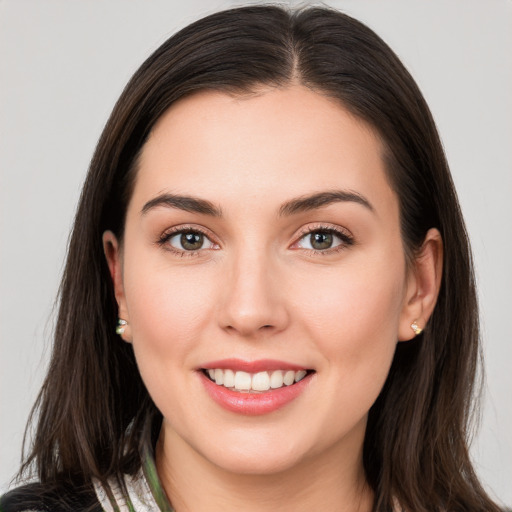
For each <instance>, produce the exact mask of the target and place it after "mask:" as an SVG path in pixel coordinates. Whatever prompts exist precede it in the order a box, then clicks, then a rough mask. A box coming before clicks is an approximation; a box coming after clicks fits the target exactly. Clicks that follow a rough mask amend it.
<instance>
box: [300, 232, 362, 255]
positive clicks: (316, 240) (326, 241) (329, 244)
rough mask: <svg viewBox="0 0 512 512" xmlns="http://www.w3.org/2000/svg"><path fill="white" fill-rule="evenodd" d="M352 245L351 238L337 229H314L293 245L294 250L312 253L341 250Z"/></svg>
mask: <svg viewBox="0 0 512 512" xmlns="http://www.w3.org/2000/svg"><path fill="white" fill-rule="evenodd" d="M353 243H354V240H353V238H352V237H351V236H350V235H348V234H346V233H344V232H342V231H341V230H340V231H338V230H337V229H330V228H324V229H315V230H311V231H309V233H305V234H304V235H303V236H302V238H301V239H300V240H299V241H298V242H297V243H296V244H295V247H296V248H299V249H309V250H312V251H322V252H326V253H327V252H330V250H331V249H333V250H334V249H336V248H339V249H343V248H344V247H347V246H350V245H352V244H353Z"/></svg>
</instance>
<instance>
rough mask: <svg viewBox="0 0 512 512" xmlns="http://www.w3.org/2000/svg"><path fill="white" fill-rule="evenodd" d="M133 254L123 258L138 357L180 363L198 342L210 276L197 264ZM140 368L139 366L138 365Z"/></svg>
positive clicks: (172, 363) (129, 309) (173, 363)
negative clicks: (190, 267) (191, 267)
mask: <svg viewBox="0 0 512 512" xmlns="http://www.w3.org/2000/svg"><path fill="white" fill-rule="evenodd" d="M162 259H164V260H165V258H159V257H155V256H153V255H151V254H150V255H145V254H144V253H142V254H136V253H135V251H134V252H132V258H131V259H130V260H127V261H126V262H125V276H126V277H125V293H126V299H127V307H128V313H129V318H130V324H131V326H132V334H133V345H134V349H135V351H136V355H137V361H138V362H139V365H141V366H142V364H143V363H144V362H146V361H147V362H148V363H149V362H151V364H162V365H165V366H167V367H168V368H169V367H172V366H173V365H181V364H182V363H183V360H184V359H185V358H186V356H187V354H190V353H191V351H192V350H193V348H194V346H195V345H196V344H198V343H199V339H200V336H201V332H202V331H203V330H204V328H205V322H206V319H207V318H208V315H209V309H210V307H211V305H210V304H209V303H208V301H205V300H204V297H205V294H206V296H208V294H210V293H211V290H209V289H208V286H209V284H208V283H209V281H208V280H207V279H204V276H203V273H202V272H201V271H200V270H199V269H198V268H196V269H195V270H194V271H190V270H186V271H184V270H183V269H182V268H179V266H178V267H176V266H174V267H172V266H170V265H169V264H166V263H165V261H164V262H163V263H162ZM142 370H143V369H142V368H141V371H142Z"/></svg>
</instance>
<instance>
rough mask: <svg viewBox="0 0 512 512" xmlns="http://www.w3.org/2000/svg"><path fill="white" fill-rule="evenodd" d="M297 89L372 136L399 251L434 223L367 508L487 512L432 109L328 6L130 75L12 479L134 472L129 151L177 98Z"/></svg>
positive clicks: (216, 18)
mask: <svg viewBox="0 0 512 512" xmlns="http://www.w3.org/2000/svg"><path fill="white" fill-rule="evenodd" d="M292 81H293V82H295V83H300V84H303V85H304V86H306V87H309V88H311V89H313V90H315V91H318V92H319V93H321V94H325V95H328V96H329V97H332V98H336V99H337V100H339V101H340V103H341V104H342V105H343V106H344V107H345V108H347V109H348V110H349V111H351V112H352V113H353V114H354V115H356V116H358V117H359V118H361V119H363V120H365V121H366V122H367V123H368V124H369V125H370V126H372V127H373V128H374V129H375V130H376V132H377V133H378V134H379V135H380V137H381V138H382V140H383V142H384V145H385V148H386V154H385V163H386V169H387V173H388V179H389V182H390V184H391V186H392V187H393V189H394V190H395V192H396V193H397V196H398V198H399V204H400V219H401V230H402V237H403V241H404V247H405V250H406V253H407V255H408V256H409V257H413V255H414V253H415V251H416V250H417V249H418V248H419V247H420V246H421V243H422V241H423V240H424V237H425V234H426V232H427V230H428V229H429V228H432V227H435V228H437V229H438V230H439V231H440V233H441V235H442V238H443V241H444V270H443V280H442V286H441V290H440V294H439V298H438V302H437V305H436V308H435V311H434V313H433V315H432V318H431V319H430V321H429V323H428V325H427V327H426V329H425V331H424V332H423V334H421V335H420V336H419V337H418V338H417V339H416V340H415V341H413V342H409V343H402V344H398V346H397V350H396V354H395V358H394V361H393V364H392V367H391V371H390V373H389V377H388V379H387V381H386V383H385V386H384V388H383V390H382V392H381V394H380V396H379V398H378V399H377V401H376V403H375V404H374V405H373V407H372V408H371V410H370V414H369V419H368V427H367V432H366V438H365V443H364V467H365V471H366V476H367V480H368V482H369V484H370V486H371V487H372V489H373V490H374V492H375V504H374V510H375V511H388V510H391V509H392V508H393V506H396V504H397V503H398V504H399V505H400V507H401V508H402V509H404V510H409V511H415V512H421V511H427V510H428V511H469V510H471V511H482V512H483V511H486V512H489V511H495V510H499V509H498V507H497V506H496V505H495V504H493V503H492V501H491V500H490V499H489V498H488V497H487V496H486V494H485V492H484V490H483V489H482V487H481V485H480V484H479V482H478V479H477V477H476V475H475V473H474V471H473V468H472V465H471V462H470V458H469V455H468V447H467V437H468V428H469V420H470V417H471V414H470V413H471V404H472V403H473V402H472V400H473V398H474V396H473V395H474V382H475V375H476V369H477V363H478V359H479V326H478V311H477V301H476V293H475V285H474V277H473V270H472V261H471V253H470V249H469V244H468V238H467V234H466V230H465V227H464V222H463V219H462V216H461V213H460V209H459V204H458V201H457V197H456V194H455V191H454V187H453V183H452V179H451V176H450V172H449V169H448V165H447V162H446V159H445V156H444V153H443V149H442V146H441V143H440V140H439V136H438V134H437V130H436V127H435V124H434V121H433V119H432V116H431V114H430V111H429V109H428V107H427V105H426V103H425V100H424V99H423V97H422V95H421V93H420V91H419V89H418V87H417V86H416V84H415V82H414V80H413V79H412V77H411V76H410V75H409V73H408V72H407V70H406V69H405V68H404V66H403V65H402V64H401V62H400V61H399V59H398V58H397V57H396V55H395V54H394V53H393V52H392V50H391V49H390V48H389V47H388V46H387V45H386V44H385V43H384V42H383V41H382V40H381V39H380V38H379V37H378V36H377V35H376V34H375V33H374V32H372V31H371V30H370V29H369V28H367V27H366V26H365V25H363V24H361V23H360V22H358V21H356V20H354V19H352V18H350V17H349V16H346V15H344V14H341V13H339V12H337V11H334V10H331V9H326V8H307V9H302V10H298V11H288V10H286V9H283V8H280V7H276V6H253V7H244V8H238V9H231V10H228V11H223V12H219V13H217V14H213V15H211V16H208V17H206V18H203V19H201V20H199V21H197V22H195V23H193V24H191V25H189V26H188V27H186V28H185V29H183V30H181V31H180V32H178V33H177V34H176V35H174V36H173V37H171V38H170V39H169V40H168V41H166V42H165V43H164V44H163V45H162V46H161V47H160V48H158V49H157V50H156V51H155V52H154V53H153V54H152V55H151V56H150V57H149V58H148V59H147V60H146V61H145V62H144V63H143V64H142V66H141V67H140V69H139V70H138V71H137V72H136V73H135V75H134V76H133V78H132V79H131V80H130V82H129V83H128V85H127V86H126V88H125V90H124V92H123V93H122V95H121V97H120V99H119V100H118V102H117V104H116V106H115V108H114V110H113V112H112V114H111V117H110V119H109V120H108V122H107V125H106V126H105V129H104V131H103V134H102V135H101V138H100V140H99V142H98V145H97V148H96V151H95V154H94V157H93V159H92V161H91V165H90V169H89V173H88V176H87V179H86V181H85V184H84V188H83V191H82V196H81V198H80V203H79V206H78V210H77V214H76V218H75V224H74V228H73V232H72V237H71V241H70V246H69V253H68V258H67V265H66V268H65V271H64V276H63V280H62V285H61V289H60V309H59V315H58V321H57V325H56V331H55V341H54V348H53V355H52V359H51V363H50V367H49V370H48V375H47V377H46V380H45V382H44V384H43V387H42V390H41V393H40V395H39V397H38V400H37V402H36V405H35V407H34V410H33V418H36V417H37V427H36V430H35V435H34V440H33V444H32V447H31V452H30V453H29V454H28V456H27V457H26V459H25V463H24V465H23V467H22V471H26V470H28V469H29V468H34V469H35V471H36V473H37V475H38V477H39V478H40V480H41V481H42V482H43V483H48V484H50V483H52V482H56V481H62V480H63V479H64V480H65V479H72V480H79V481H83V482H88V481H90V480H91V478H92V477H95V478H98V479H99V480H101V481H105V480H106V479H107V478H109V477H111V476H115V475H119V474H120V473H122V472H134V471H136V470H137V469H138V468H139V467H140V458H139V452H138V447H139V442H140V436H141V430H142V422H143V421H144V418H146V417H147V416H148V414H156V415H158V414H159V413H158V411H156V408H155V406H154V404H153V402H152V400H151V398H150V397H149V395H148V393H147V391H146V388H145V387H144V384H143V382H142V380H141V378H140V376H139V373H138V371H137V367H136V363H135V359H134V355H133V350H132V348H131V346H130V345H127V344H125V343H122V342H120V341H119V339H118V337H117V336H116V334H115V331H114V326H115V322H116V318H117V305H116V302H115V299H114V295H113V289H112V284H111V279H110V276H109V272H108V268H107V265H106V262H105V258H104V256H103V248H102V241H101V235H102V233H103V232H104V231H105V230H107V229H110V230H112V231H113V232H114V233H116V235H117V236H118V237H119V238H122V234H123V225H124V218H125V212H126V208H127V204H128V201H129V199H130V196H131V192H132V188H133V183H134V178H135V175H136V172H137V157H138V155H139V154H140V151H141V148H142V147H143V145H144V143H145V141H146V139H147V137H148V134H149V133H150V131H151V129H152V127H153V126H154V124H155V123H156V121H157V120H158V119H159V117H160V116H161V115H162V114H163V113H164V112H165V111H166V110H167V109H168V108H169V106H170V105H171V104H172V103H173V102H175V101H177V100H178V99H180V98H183V97H184V96H186V95H189V94H192V93H194V92H196V91H200V90H205V89H214V90H220V91H225V92H228V93H231V94H238V93H247V92H251V91H252V90H254V89H255V88H256V87H258V86H260V85H262V84H266V85H273V86H276V87H285V86H286V85H288V84H290V83H291V82H292Z"/></svg>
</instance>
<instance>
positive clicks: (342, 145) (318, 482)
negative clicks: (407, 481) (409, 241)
mask: <svg viewBox="0 0 512 512" xmlns="http://www.w3.org/2000/svg"><path fill="white" fill-rule="evenodd" d="M381 155H382V145H381V141H380V139H379V137H378V136H377V135H376V134H375V133H374V132H373V131H372V129H371V128H370V127H368V126H367V125H366V124H365V123H363V122H362V121H360V120H358V119H356V118H354V117H353V116H352V115H350V114H349V113H348V112H347V111H346V110H345V109H344V108H342V107H341V106H340V105H339V104H338V103H336V102H334V101H333V100H331V99H328V98H326V97H324V96H322V95H321V94H319V93H316V92H313V91H311V90H309V89H306V88H303V87H301V86H298V85H291V86H290V87H287V88H282V89H262V90H261V91H259V93H258V94H254V95H250V96H244V97H243V98H242V97H234V96H230V95H227V94H224V93H220V92H200V93H197V94H195V95H193V96H190V97H188V98H186V99H184V100H180V101H179V102H177V103H175V104H174V105H173V106H172V107H171V108H170V109H169V110H168V111H167V112H166V113H165V114H164V115H163V116H162V118H161V119H160V120H159V122H158V123H157V125H156V126H155V127H154V129H153V131H152V133H151V135H150V137H149V139H148V141H147V143H146V145H145V147H144V149H143V152H142V156H141V160H140V169H139V171H138V175H137V178H136V183H135V187H134V192H133V196H132V198H131V200H130V203H129V206H128V211H127V217H126V227H125V236H124V239H123V242H122V245H120V243H119V241H118V240H117V239H116V237H115V236H114V235H113V234H112V233H111V232H106V233H105V234H104V246H105V253H106V256H107V260H108V263H109V267H110V271H111V274H112V278H113V282H114V287H115V293H116V298H117V301H118V304H119V316H120V317H121V318H124V319H126V320H127V321H128V325H127V328H126V330H125V333H124V334H123V339H124V340H125V341H127V342H130V343H133V348H134V351H135V356H136V359H137V363H138V367H139V370H140V372H141V375H142V378H143V380H144V382H145V384H146V386H147V388H148V391H149V393H150V394H151V396H152V398H153V400H154V401H155V403H156V405H157V407H158V408H159V409H160V411H161V412H162V414H163V416H164V422H163V428H162V431H161V435H160V439H159V442H158V445H157V454H156V455H157V466H158V470H159V475H160V478H161V480H162V483H163V485H164V488H165V490H166V492H167V494H168V496H169V498H170V500H171V501H172V503H173V505H174V506H175V508H176V510H177V511H178V512H182V511H189V510H190V511H198V510H209V511H221V510H222V511H223V512H226V511H229V510H236V511H239V510H245V511H252V510H254V511H256V510H276V511H288V510H290V511H291V510H293V511H310V510H324V511H331V510H332V511H334V510H336V511H340V510H347V511H349V510H350V511H354V510H361V511H364V510H370V509H371V504H372V493H371V491H370V490H369V488H368V486H367V485H366V483H365V478H364V471H363V467H362V446H363V439H364V433H365V427H366V420H367V414H368V410H369V409H370V407H371V405H372V404H373V402H374V401H375V399H376V398H377V396H378V394H379V392H380V390H381V388H382V386H383V384H384V381H385V379H386V376H387V374H388V371H389V368H390V364H391V361H392V358H393V354H394V350H395V346H396V343H397V341H403V342H405V341H408V340H411V339H412V338H414V336H415V334H414V332H413V330H412V329H411V327H410V325H411V323H412V322H413V321H415V320H416V321H417V323H418V325H420V327H423V326H424V325H425V323H426V322H427V320H428V318H429V316H430V314H431V313H432V310H433V307H434V305H435V301H436V298H437V293H438V290H439V285H440V279H441V278H440V276H441V259H442V243H441V239H440V236H439V233H438V232H437V231H436V230H431V231H429V232H428V234H427V237H426V239H425V243H424V245H423V248H422V249H421V251H420V253H419V254H418V255H417V258H416V259H415V260H414V261H413V263H412V264H410V265H407V264H406V260H405V256H404V247H403V244H402V240H401V236H400V228H399V210H398V200H397V197H396V195H395V193H394V191H393V190H392V189H391V187H390V185H389V183H388V180H387V178H386V174H385V170H384V165H383V160H382V156H381ZM332 190H343V191H350V192H352V193H356V194H358V195H359V196H362V197H364V198H365V199H366V200H367V201H368V203H369V204H370V205H371V208H368V207H366V206H364V205H363V204H361V203H359V202H355V201H337V202H333V203H330V204H328V205H325V206H323V207H319V208H314V209H312V210H308V211H301V212H296V213H294V214H291V215H280V213H279V212H280V208H281V207H282V205H283V204H284V203H286V202H287V201H290V200H292V199H296V198H300V197H303V196H307V195H310V194H313V193H317V192H324V191H332ZM162 193H169V194H181V195H186V196H194V197H198V198H201V199H204V200H207V201H210V202H211V203H213V204H214V205H215V206H216V207H217V208H219V209H220V210H221V211H222V216H221V217H220V216H211V215H207V214H204V213H197V212H187V211H183V210H181V209H178V208H172V207H169V206H165V205H160V206H157V207H154V208H150V209H149V210H147V211H146V212H142V210H143V208H144V205H146V204H147V203H148V201H151V200H153V199H154V198H156V197H158V196H160V195H161V194H162ZM176 227H184V228H186V229H190V228H196V229H201V230H202V231H203V232H204V233H206V234H207V235H208V238H209V240H211V242H209V241H208V239H205V245H204V246H203V247H204V248H202V249H201V250H199V251H196V252H195V253H193V254H192V255H191V254H190V252H189V253H188V254H187V253H186V251H184V250H183V249H181V252H178V253H177V252H176V250H178V251H179V250H180V249H179V248H180V247H181V246H180V245H179V236H178V237H174V238H172V239H171V240H170V241H169V240H168V241H167V242H166V243H164V244H160V243H158V240H159V239H160V238H161V237H162V234H165V233H168V232H169V230H170V229H173V228H176ZM326 228H330V229H335V230H340V231H341V233H342V234H343V235H345V236H346V235H349V236H350V237H351V238H352V239H353V243H352V244H348V243H346V242H344V241H343V238H337V236H335V237H334V238H333V240H334V245H336V247H335V248H331V249H328V250H319V251H314V250H312V249H311V246H310V245H309V243H310V241H311V239H310V236H309V235H306V234H305V232H306V231H308V230H317V231H318V230H319V229H324V230H325V229H326ZM173 246H174V247H173ZM337 249H339V250H337ZM233 357H235V358H239V359H243V360H247V361H253V360H258V359H277V360H282V361H287V362H289V363H294V364H297V365H299V366H302V367H304V368H308V369H313V370H314V371H315V373H314V375H313V376H312V378H311V379H310V383H309V385H308V386H307V387H306V388H305V390H304V392H303V393H302V394H300V395H299V396H298V397H297V398H296V399H295V400H293V401H292V402H291V403H289V404H287V405H286V406H284V407H283V408H281V409H279V410H277V411H274V412H272V413H269V414H264V415H261V416H243V415H240V414H236V413H234V412H231V411H227V410H225V409H223V408H222V407H220V406H219V405H218V404H216V403H215V402H214V401H213V400H212V399H211V398H210V397H209V396H208V395H207V393H206V392H205V390H204V388H203V385H202V383H201V377H200V375H199V373H198V368H200V367H201V366H202V365H205V364H206V363H207V362H208V361H215V360H219V359H225V358H233ZM198 485H200V492H198Z"/></svg>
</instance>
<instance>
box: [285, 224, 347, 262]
mask: <svg viewBox="0 0 512 512" xmlns="http://www.w3.org/2000/svg"><path fill="white" fill-rule="evenodd" d="M317 231H325V232H329V233H332V234H334V235H335V236H337V237H338V238H339V239H340V240H341V242H342V243H341V244H339V245H337V246H335V247H330V248H329V249H323V250H320V249H304V248H302V247H297V244H298V243H299V242H300V241H301V240H302V239H303V238H304V237H306V236H308V235H310V234H311V233H315V232H317ZM294 240H295V241H294V242H293V244H292V245H291V246H290V248H291V249H296V250H305V251H309V252H315V253H321V254H329V253H333V252H337V251H339V250H343V249H345V248H347V247H349V246H351V245H354V243H355V240H354V236H353V235H352V233H351V232H350V231H349V230H348V229H347V228H344V227H342V226H338V225H336V224H330V223H326V222H321V223H316V224H308V225H307V226H303V227H301V228H300V230H299V231H298V232H297V234H296V235H295V236H294Z"/></svg>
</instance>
